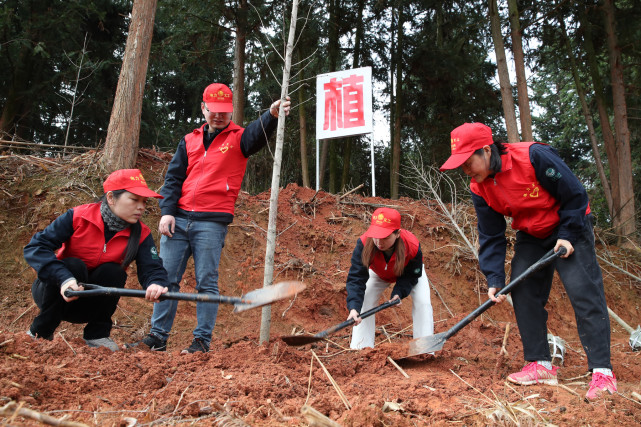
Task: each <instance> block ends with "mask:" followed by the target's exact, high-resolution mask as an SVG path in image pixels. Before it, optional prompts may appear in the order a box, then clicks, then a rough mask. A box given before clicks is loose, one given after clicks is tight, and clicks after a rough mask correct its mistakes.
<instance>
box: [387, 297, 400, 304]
mask: <svg viewBox="0 0 641 427" xmlns="http://www.w3.org/2000/svg"><path fill="white" fill-rule="evenodd" d="M392 301H398V302H397V303H396V305H401V297H400V296H398V295H394V296H393V297H392V299H391V300H389V302H392Z"/></svg>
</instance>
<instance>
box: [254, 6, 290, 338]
mask: <svg viewBox="0 0 641 427" xmlns="http://www.w3.org/2000/svg"><path fill="white" fill-rule="evenodd" d="M297 16H298V0H293V2H292V16H291V21H290V25H289V37H288V40H287V46H286V48H285V66H284V67H283V83H282V85H281V92H280V100H281V104H280V111H279V113H278V127H277V128H276V148H275V150H274V169H273V171H272V188H271V194H270V197H269V223H268V226H267V248H266V250H265V278H264V281H263V287H265V286H270V285H271V284H272V281H273V279H274V252H275V249H276V220H277V218H278V193H279V189H280V169H281V160H282V157H283V141H284V140H285V113H284V111H283V102H284V101H285V99H287V92H288V90H289V72H290V69H291V65H292V51H293V49H294V36H295V35H296V20H297V19H298V18H297ZM271 314H272V310H271V305H266V306H264V307H263V310H262V316H261V322H260V344H261V345H262V344H264V343H266V342H268V341H269V331H270V328H271Z"/></svg>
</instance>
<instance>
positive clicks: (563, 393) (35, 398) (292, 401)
mask: <svg viewBox="0 0 641 427" xmlns="http://www.w3.org/2000/svg"><path fill="white" fill-rule="evenodd" d="M93 156H94V153H88V154H85V155H83V156H79V157H77V158H75V159H74V160H72V161H69V162H67V161H65V162H58V161H55V160H49V159H46V160H43V159H37V158H34V157H27V156H23V157H17V156H14V157H4V158H2V159H0V189H1V191H0V226H1V227H2V231H3V232H2V234H1V235H0V277H2V280H0V358H1V359H2V364H1V365H0V399H2V402H1V403H0V406H4V405H5V404H8V403H9V402H10V401H13V402H17V403H18V404H19V405H22V408H29V409H32V410H34V411H37V412H40V413H46V414H48V415H49V416H52V417H55V418H61V417H63V416H66V417H67V418H69V419H71V420H74V421H77V422H82V423H85V424H87V425H133V422H134V420H137V422H138V423H140V425H151V424H154V425H173V424H177V423H181V422H191V421H197V422H198V424H199V425H215V424H216V423H217V422H225V421H227V422H231V421H229V420H232V419H234V420H235V422H237V423H240V420H242V421H244V422H245V423H248V424H250V425H273V426H280V425H310V424H311V421H310V418H308V417H306V416H304V415H303V414H301V408H302V407H303V406H304V405H308V406H310V407H312V408H314V409H316V410H318V411H320V412H321V413H323V414H324V415H326V416H328V417H329V418H331V419H332V420H334V421H336V422H338V423H340V424H341V425H345V426H375V425H379V426H383V425H394V426H414V425H450V424H452V423H463V424H466V425H486V424H499V425H511V424H513V423H514V422H516V421H518V422H519V423H521V424H527V425H536V424H545V423H551V424H555V425H586V424H590V425H606V424H607V425H613V424H615V423H617V424H620V425H638V424H639V423H641V401H639V400H638V398H639V396H638V395H636V397H635V395H634V394H633V393H641V390H640V389H639V381H640V379H641V359H640V357H641V353H639V352H633V351H631V349H630V347H629V345H628V338H629V333H628V332H626V331H625V330H624V329H623V328H622V327H621V326H620V325H619V324H617V323H616V322H612V331H613V335H612V358H613V365H614V368H615V372H616V374H617V376H618V381H619V392H620V394H618V395H615V396H611V397H608V398H606V399H603V400H601V401H599V402H594V403H586V402H584V400H583V396H584V395H585V392H586V390H587V384H588V383H589V379H590V377H589V376H588V375H586V374H587V372H586V371H587V361H586V360H585V354H584V352H583V350H582V348H581V345H580V342H579V340H578V336H577V332H576V325H575V320H574V316H573V312H572V309H571V307H570V303H569V301H568V300H567V296H566V295H565V292H564V290H563V287H562V285H561V283H560V282H559V281H558V278H557V279H555V283H554V286H553V290H552V295H551V297H550V302H549V307H548V308H549V313H550V319H549V330H550V332H552V333H554V334H555V335H558V336H560V337H562V338H563V339H564V340H565V341H566V342H567V345H566V348H567V352H566V355H565V360H564V364H563V367H562V369H561V370H560V371H559V372H560V378H561V383H562V385H561V386H558V387H552V386H532V387H527V388H525V387H514V386H511V385H508V384H506V383H505V377H506V375H507V374H509V373H510V372H512V371H515V370H518V369H520V367H521V366H522V364H523V360H522V357H523V354H522V350H521V344H520V340H519V335H518V329H517V328H516V324H515V320H514V315H513V312H512V309H511V307H510V306H509V305H508V304H507V303H506V304H501V305H500V306H495V307H493V308H491V309H490V310H488V311H487V312H486V313H485V314H484V315H482V316H481V317H480V318H479V319H477V320H475V321H474V322H472V323H471V324H470V325H468V326H467V327H466V328H464V329H463V330H462V331H461V332H459V333H458V334H457V335H455V336H454V337H452V338H450V339H449V340H448V341H447V342H446V344H445V346H444V348H443V350H441V351H439V352H437V353H436V354H435V355H429V354H425V355H419V356H415V357H410V358H406V357H404V356H406V352H407V347H406V345H407V343H408V341H409V340H410V339H411V302H410V301H404V302H403V304H402V305H401V306H400V307H398V308H393V309H389V310H386V311H383V312H381V313H379V314H378V315H377V327H378V328H377V342H378V343H380V344H378V345H377V346H376V348H375V349H368V350H363V351H358V352H355V351H350V350H348V348H349V332H350V331H349V328H348V329H345V330H342V331H340V332H338V333H336V334H334V335H332V336H331V340H330V342H329V343H326V342H321V343H317V344H313V345H307V346H304V347H289V346H287V345H286V344H285V343H284V342H283V341H282V340H280V338H279V337H280V336H283V335H289V334H291V333H293V332H296V333H301V332H306V333H316V332H318V331H321V330H324V329H326V328H328V327H330V326H332V325H335V324H338V323H340V322H342V321H343V320H345V318H346V317H347V312H346V308H345V296H346V293H345V278H346V276H347V270H348V269H349V260H350V255H351V252H352V250H353V247H354V244H355V242H356V239H357V238H358V236H359V235H360V234H362V232H363V231H364V230H365V229H366V228H367V226H368V223H369V217H370V215H371V212H372V211H373V210H374V209H375V207H376V206H379V205H387V206H393V207H395V208H397V209H398V210H399V211H400V212H401V213H402V221H403V227H404V228H407V229H409V230H410V231H412V232H413V233H414V234H416V235H417V236H418V238H419V240H420V241H421V245H422V248H423V254H424V256H425V265H426V270H427V274H428V277H429V279H430V280H431V284H432V294H431V295H432V305H433V307H434V317H435V322H436V323H435V325H436V331H437V332H442V331H445V330H446V329H448V328H449V327H451V326H452V325H454V324H455V323H456V322H457V321H459V320H460V319H462V318H463V317H464V316H465V315H466V314H468V313H469V312H471V311H472V310H473V309H475V308H476V307H477V306H478V305H479V304H480V303H482V302H483V301H484V300H485V297H484V295H485V290H484V289H483V287H484V280H483V277H482V274H480V272H479V270H478V263H477V262H476V261H475V260H474V259H472V258H471V257H470V256H469V255H466V253H467V252H466V251H465V250H464V249H463V248H462V247H461V246H460V243H459V240H458V239H457V238H456V236H455V234H454V231H453V229H452V228H451V227H449V226H448V225H447V224H445V223H443V222H442V221H441V220H440V219H439V218H438V216H437V214H436V213H435V212H434V210H433V209H432V208H431V205H430V203H429V202H428V201H426V200H422V201H416V200H410V199H402V200H386V199H382V198H368V197H362V196H360V195H349V196H347V197H344V198H338V197H336V196H334V195H331V194H328V193H325V192H318V193H316V192H315V191H313V190H311V189H308V188H302V187H299V186H297V185H295V184H289V185H287V186H286V187H285V188H283V189H282V191H281V192H280V195H279V207H278V238H277V249H276V254H275V268H274V271H275V273H274V276H275V278H274V282H280V281H285V280H300V281H302V282H304V283H305V284H306V285H307V289H306V290H305V291H303V292H302V293H300V294H299V295H297V296H296V297H295V298H292V299H289V300H285V301H280V302H278V303H276V304H274V305H273V306H272V311H271V319H272V322H271V337H272V338H271V340H270V341H269V343H268V344H266V345H263V346H259V345H258V335H259V324H260V318H261V310H260V309H255V310H250V311H246V312H243V313H239V314H234V313H233V312H232V307H230V306H221V310H220V311H219V317H218V322H217V324H216V328H215V330H214V340H213V341H212V351H211V352H210V353H208V354H196V355H181V354H179V353H180V350H181V349H182V348H184V347H185V346H187V345H188V344H189V343H190V342H191V338H192V336H191V331H192V329H193V328H194V326H195V304H194V303H189V302H180V303H179V309H178V315H177V319H176V322H175V324H174V329H173V331H172V335H171V337H170V340H169V351H168V352H167V353H150V352H143V351H133V350H127V351H122V352H118V353H111V352H110V351H109V350H106V349H89V348H87V347H86V346H85V345H84V342H83V341H82V329H81V327H80V326H78V325H72V324H68V323H63V324H62V325H61V327H60V328H59V330H58V332H59V333H56V336H55V339H54V340H53V341H52V342H47V341H37V342H34V341H32V340H31V339H30V338H29V337H28V336H27V335H26V334H25V331H26V330H27V328H28V326H29V324H30V323H31V321H32V319H33V317H34V316H35V315H36V314H37V309H36V308H35V307H34V306H33V300H32V298H31V294H30V285H31V282H32V281H33V279H34V278H35V274H34V273H33V271H32V270H31V268H29V267H28V265H27V264H26V263H25V262H24V259H23V258H22V247H23V246H24V245H25V244H26V243H27V242H28V241H29V239H30V238H31V236H32V235H33V234H34V233H35V232H36V231H38V230H41V229H42V228H44V227H45V226H46V225H48V224H49V223H50V222H51V221H52V220H53V219H54V218H55V217H57V216H58V215H60V214H61V213H63V212H64V211H65V210H66V209H68V208H69V207H73V206H75V205H78V204H81V203H86V202H90V201H92V200H93V197H94V195H99V194H100V193H101V186H100V184H101V180H100V177H99V176H97V175H98V172H97V169H96V163H95V161H94V160H95V159H94V157H93ZM170 158H171V156H170V155H169V154H167V153H158V152H151V151H145V150H143V151H142V152H141V154H140V156H139V163H138V167H139V168H140V169H142V171H143V174H144V176H145V178H146V179H147V181H148V182H149V184H150V186H151V187H152V188H154V189H158V188H159V187H160V186H161V185H162V180H163V175H164V171H165V169H166V164H167V162H168V160H169V159H170ZM268 207H269V193H262V194H258V195H249V194H246V193H241V196H240V197H239V199H238V203H237V209H236V216H235V220H234V222H233V224H232V225H231V226H230V228H229V234H228V236H227V240H226V244H225V248H224V251H223V256H222V261H221V268H220V288H221V293H222V294H225V295H232V296H240V295H242V294H244V293H247V292H248V291H251V290H253V289H256V288H260V287H262V284H263V278H262V277H263V265H264V257H265V241H266V230H267V226H268V225H267V223H268ZM158 218H159V209H158V205H157V203H156V201H155V200H154V201H150V205H149V211H148V214H147V215H146V216H145V218H144V221H145V222H146V223H147V224H148V225H150V227H151V228H152V230H154V235H155V237H156V242H158V238H157V237H158V236H157V232H156V231H155V228H156V226H157V223H158ZM598 250H599V254H600V255H601V256H603V257H604V258H606V259H609V260H611V261H612V262H613V263H614V264H616V265H618V266H621V267H622V268H625V269H627V270H628V271H630V272H631V273H632V274H634V275H637V276H638V275H639V272H640V271H641V267H640V265H641V263H640V262H639V259H638V257H635V256H633V255H632V254H630V253H627V252H624V251H621V250H618V249H617V248H612V247H608V248H604V247H599V248H598ZM602 267H603V269H604V277H605V283H606V295H607V300H608V304H609V306H610V308H611V309H612V310H613V311H614V312H616V313H617V314H618V315H619V316H620V317H621V318H623V319H624V320H626V321H627V322H628V323H630V324H633V326H636V324H637V323H638V322H639V321H641V309H640V307H639V302H640V301H641V298H640V296H641V288H640V287H639V283H638V282H636V281H635V280H634V279H632V278H631V277H630V276H628V275H626V274H624V273H623V272H621V271H619V270H618V269H615V268H613V267H611V266H610V265H609V264H605V263H604V264H602ZM133 269H134V270H135V266H134V268H133ZM132 273H133V271H132ZM130 277H131V278H130V281H129V282H128V284H127V287H129V288H139V285H138V284H137V281H136V279H135V275H134V274H130ZM194 288H195V280H194V275H193V264H191V263H190V265H189V266H188V270H187V273H186V274H185V277H184V279H183V284H182V289H181V290H182V291H183V292H194ZM386 295H389V294H388V293H387V294H386ZM151 310H152V307H151V305H150V304H149V303H147V302H146V301H144V300H139V299H135V298H121V300H120V303H119V308H118V310H117V311H116V314H115V316H114V321H115V326H116V327H115V328H114V331H113V334H112V337H113V338H114V339H115V340H116V341H117V342H119V343H126V342H131V341H134V340H137V339H139V338H140V337H142V336H143V335H144V334H145V333H146V332H147V331H148V329H149V319H150V315H151ZM508 326H510V328H507V327H508ZM506 330H507V334H506ZM504 341H505V350H506V351H505V352H501V347H502V344H503V343H504ZM392 360H393V361H395V362H396V363H397V364H398V365H399V367H400V369H402V370H403V372H405V373H406V374H407V375H408V377H405V376H404V375H403V373H402V372H401V370H400V369H398V368H397V367H395V366H394V364H393V363H392ZM321 363H322V366H321ZM310 366H311V368H310ZM330 376H331V380H330ZM332 381H334V382H335V384H336V387H335V386H333V385H332ZM338 390H340V394H339V391H338ZM635 399H636V400H635ZM386 402H388V404H387V405H385V404H386ZM390 403H393V404H394V405H390ZM385 406H387V407H386V408H385V409H384V407H385ZM390 408H391V409H390ZM8 413H9V412H7V413H5V415H4V416H3V415H2V414H0V419H2V420H3V422H7V423H9V424H11V425H35V424H36V423H35V422H34V421H30V420H28V419H27V418H24V417H21V416H15V417H14V416H12V415H7V414H8ZM9 421H10V422H9ZM128 423H129V424H128ZM230 425H231V424H230Z"/></svg>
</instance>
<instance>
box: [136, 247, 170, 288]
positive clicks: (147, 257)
mask: <svg viewBox="0 0 641 427" xmlns="http://www.w3.org/2000/svg"><path fill="white" fill-rule="evenodd" d="M136 268H137V270H138V281H139V282H140V286H142V288H143V289H147V288H148V287H149V285H151V284H154V283H155V284H156V285H160V286H164V287H169V279H168V278H167V271H166V270H165V267H163V265H162V261H161V260H160V257H159V256H158V250H157V249H156V244H155V243H154V238H153V236H152V235H151V234H149V236H147V237H146V238H145V240H143V241H142V243H141V244H140V246H138V253H137V254H136Z"/></svg>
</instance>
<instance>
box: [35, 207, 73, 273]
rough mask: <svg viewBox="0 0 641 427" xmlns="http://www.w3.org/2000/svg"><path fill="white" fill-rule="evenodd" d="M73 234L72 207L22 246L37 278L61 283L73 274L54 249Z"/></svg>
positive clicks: (59, 246) (58, 247)
mask: <svg viewBox="0 0 641 427" xmlns="http://www.w3.org/2000/svg"><path fill="white" fill-rule="evenodd" d="M72 235H73V209H69V210H68V211H67V212H65V213H64V214H62V215H60V216H59V217H58V218H56V219H55V220H54V221H53V222H52V223H51V224H49V225H48V226H47V227H46V228H45V229H44V230H42V231H39V232H38V233H36V234H35V235H34V236H33V237H32V238H31V241H30V242H29V243H28V244H27V246H25V247H24V250H23V254H24V259H25V260H26V261H27V263H28V264H29V265H30V266H31V267H33V269H34V270H36V273H38V279H40V280H41V281H43V282H47V283H57V284H58V285H61V284H62V283H63V282H64V281H66V280H67V279H71V278H73V274H71V272H70V271H69V270H68V269H67V267H65V264H64V263H63V262H62V261H60V260H58V258H56V251H57V250H58V249H60V248H61V247H62V244H63V243H64V242H66V241H67V240H69V239H70V238H71V236H72Z"/></svg>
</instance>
